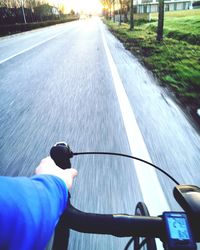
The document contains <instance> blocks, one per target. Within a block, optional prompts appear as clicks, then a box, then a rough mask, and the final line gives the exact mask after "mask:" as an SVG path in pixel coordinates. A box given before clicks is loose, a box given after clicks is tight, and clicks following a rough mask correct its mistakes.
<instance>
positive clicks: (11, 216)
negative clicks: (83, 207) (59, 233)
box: [0, 160, 77, 249]
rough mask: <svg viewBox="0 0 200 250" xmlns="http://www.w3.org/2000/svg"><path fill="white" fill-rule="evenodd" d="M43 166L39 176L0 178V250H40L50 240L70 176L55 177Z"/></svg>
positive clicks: (66, 194)
mask: <svg viewBox="0 0 200 250" xmlns="http://www.w3.org/2000/svg"><path fill="white" fill-rule="evenodd" d="M47 163H49V160H48V161H43V162H42V164H40V166H39V168H37V170H36V172H37V173H38V174H40V175H35V176H33V177H31V178H26V177H16V178H13V177H0V248H1V249H2V248H3V249H44V248H45V246H46V244H47V243H48V241H49V239H50V238H51V236H52V233H53V231H54V228H55V226H56V223H57V222H58V219H59V217H60V215H61V214H62V212H63V210H64V209H65V207H66V204H67V198H68V187H70V184H69V183H71V184H72V179H73V176H72V175H71V178H69V176H68V174H69V171H70V170H68V172H63V171H65V170H62V172H60V169H58V173H56V172H55V171H56V170H55V169H54V168H51V167H52V166H49V165H48V164H47ZM45 164H47V165H46V166H44V165H45ZM46 169H47V171H46ZM52 171H54V173H52ZM72 171H73V170H72ZM76 174H77V172H76V173H75V172H74V176H75V175H76ZM60 175H62V178H61V176H60ZM63 176H64V177H63ZM66 176H68V177H67V178H66ZM66 181H67V182H66ZM67 186H68V187H67Z"/></svg>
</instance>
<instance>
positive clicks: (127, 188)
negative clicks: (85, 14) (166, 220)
mask: <svg viewBox="0 0 200 250" xmlns="http://www.w3.org/2000/svg"><path fill="white" fill-rule="evenodd" d="M169 67H170V65H169ZM0 96H1V98H0V174H1V175H11V176H17V175H25V176H30V175H32V174H33V173H34V169H35V167H36V166H37V164H38V163H39V162H40V160H41V159H42V158H43V157H45V156H47V155H48V154H49V150H50V148H51V146H52V145H53V144H54V143H55V142H57V141H66V142H68V143H69V144H70V146H71V148H72V150H73V151H74V152H78V151H79V152H80V151H112V152H121V153H126V154H134V155H135V156H138V157H142V158H144V159H146V160H151V161H152V162H153V163H155V164H157V165H159V166H160V167H162V168H163V169H164V170H165V171H167V172H169V173H170V174H171V175H172V176H173V177H174V178H176V179H177V180H178V181H179V182H180V183H187V184H188V183H189V184H194V185H200V171H199V168H200V165H199V162H200V138H199V135H198V133H197V132H196V131H195V129H194V128H193V127H192V125H191V121H190V120H188V118H187V117H186V116H185V115H184V113H183V112H182V111H181V110H180V108H179V107H178V106H177V105H176V104H175V103H174V102H173V100H172V99H171V97H170V95H169V93H167V92H166V91H165V90H164V89H163V88H161V87H159V86H158V84H157V80H156V79H155V78H154V77H153V76H152V74H151V73H150V72H148V71H147V70H146V69H145V68H144V67H143V66H142V65H141V64H140V63H139V61H138V60H137V59H136V58H135V57H134V56H132V55H131V54H130V53H129V52H128V51H126V50H125V49H124V47H123V45H122V44H121V43H120V42H119V41H118V40H117V39H116V38H114V37H113V35H112V34H111V33H110V32H109V31H108V30H107V28H106V27H105V26H104V24H103V23H102V22H101V21H100V20H99V19H98V18H91V19H88V20H82V21H76V22H72V23H66V24H61V25H56V26H52V27H47V28H43V29H38V30H34V31H30V32H25V33H21V34H18V35H13V36H9V37H4V38H0ZM72 164H73V166H74V167H75V168H76V169H77V170H78V171H79V176H78V177H77V179H76V181H75V183H74V187H73V190H72V192H71V193H72V204H74V205H75V206H76V207H77V208H79V209H82V210H84V211H89V212H96V213H98V212H99V213H118V212H121V213H130V214H134V208H135V205H136V203H137V202H138V201H141V200H143V199H144V200H145V202H146V203H147V204H148V206H149V209H150V212H151V214H155V215H156V214H157V213H158V212H159V211H162V210H163V209H167V208H171V209H174V210H177V209H179V207H178V206H177V204H176V203H175V201H174V198H173V196H172V189H173V186H174V183H173V182H172V181H171V180H169V179H168V178H167V177H165V176H164V175H163V174H160V173H157V174H156V172H155V171H154V170H152V169H150V168H149V167H148V166H143V165H141V164H138V163H137V162H135V161H132V160H130V159H123V158H120V157H113V156H105V157H102V156H77V157H76V158H75V157H74V159H72ZM126 242H127V239H118V238H115V237H111V236H96V235H86V234H80V233H76V232H73V231H72V232H71V237H70V243H69V248H70V249H73V250H75V249H77V250H80V249H87V250H90V249H100V250H101V249H102V250H104V249H111V250H112V249H113V250H118V249H120V250H121V249H123V248H124V246H125V244H126Z"/></svg>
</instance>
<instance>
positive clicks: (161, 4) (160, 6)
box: [156, 0, 165, 42]
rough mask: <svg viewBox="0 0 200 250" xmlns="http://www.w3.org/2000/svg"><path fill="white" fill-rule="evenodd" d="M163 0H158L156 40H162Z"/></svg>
mask: <svg viewBox="0 0 200 250" xmlns="http://www.w3.org/2000/svg"><path fill="white" fill-rule="evenodd" d="M164 5H165V4H164V0H159V4H158V9H159V11H158V27H157V38H156V39H157V41H158V42H160V41H162V40H163V26H164Z"/></svg>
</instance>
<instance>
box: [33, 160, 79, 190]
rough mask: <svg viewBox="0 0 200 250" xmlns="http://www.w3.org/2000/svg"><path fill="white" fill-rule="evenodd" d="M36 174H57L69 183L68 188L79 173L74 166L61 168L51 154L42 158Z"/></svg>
mask: <svg viewBox="0 0 200 250" xmlns="http://www.w3.org/2000/svg"><path fill="white" fill-rule="evenodd" d="M35 173H36V174H38V175H39V174H48V175H55V176H57V177H59V178H60V179H62V180H63V181H64V182H65V184H66V185H67V187H68V189H70V188H71V187H72V183H73V179H74V177H75V176H76V175H77V174H78V172H77V170H76V169H74V168H70V169H62V168H59V167H58V166H57V165H56V164H55V162H54V161H53V160H52V159H51V157H50V156H48V157H46V158H44V159H42V161H41V162H40V164H39V166H38V167H37V168H36V170H35Z"/></svg>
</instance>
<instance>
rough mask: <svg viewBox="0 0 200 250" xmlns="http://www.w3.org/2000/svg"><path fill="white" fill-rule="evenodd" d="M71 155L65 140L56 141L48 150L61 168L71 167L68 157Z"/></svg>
mask: <svg viewBox="0 0 200 250" xmlns="http://www.w3.org/2000/svg"><path fill="white" fill-rule="evenodd" d="M73 155H74V154H73V152H72V151H71V149H70V147H69V145H68V144H67V143H65V142H58V143H56V145H54V146H53V147H52V148H51V150H50V156H51V158H52V159H53V160H54V162H55V164H56V165H57V166H58V167H60V168H62V169H67V168H71V162H70V158H72V157H73Z"/></svg>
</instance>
